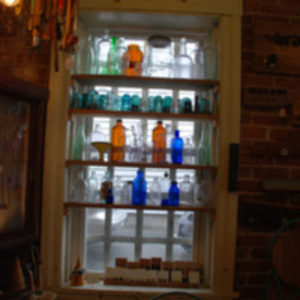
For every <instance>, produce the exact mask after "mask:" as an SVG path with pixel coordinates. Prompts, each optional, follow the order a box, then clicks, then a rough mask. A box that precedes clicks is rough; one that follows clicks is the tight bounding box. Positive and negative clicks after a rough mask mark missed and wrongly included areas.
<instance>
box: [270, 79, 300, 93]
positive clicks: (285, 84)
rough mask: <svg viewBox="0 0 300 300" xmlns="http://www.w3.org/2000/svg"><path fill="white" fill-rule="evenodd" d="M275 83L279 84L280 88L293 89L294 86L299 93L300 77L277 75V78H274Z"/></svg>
mask: <svg viewBox="0 0 300 300" xmlns="http://www.w3.org/2000/svg"><path fill="white" fill-rule="evenodd" d="M275 85H276V86H279V87H280V88H287V89H295V88H296V90H298V93H299V86H300V78H296V77H277V78H275Z"/></svg>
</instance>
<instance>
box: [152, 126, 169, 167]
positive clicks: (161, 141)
mask: <svg viewBox="0 0 300 300" xmlns="http://www.w3.org/2000/svg"><path fill="white" fill-rule="evenodd" d="M152 142H153V156H152V158H153V162H154V163H164V162H165V161H166V129H165V128H164V127H163V125H162V121H157V126H156V127H155V128H154V129H153V131H152Z"/></svg>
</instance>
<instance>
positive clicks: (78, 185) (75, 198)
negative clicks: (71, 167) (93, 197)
mask: <svg viewBox="0 0 300 300" xmlns="http://www.w3.org/2000/svg"><path fill="white" fill-rule="evenodd" d="M70 200H71V202H86V200H87V184H86V182H85V180H84V174H83V172H82V171H81V172H79V173H78V174H77V178H76V180H75V181H74V186H73V188H72V191H71V195H70Z"/></svg>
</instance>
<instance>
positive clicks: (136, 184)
mask: <svg viewBox="0 0 300 300" xmlns="http://www.w3.org/2000/svg"><path fill="white" fill-rule="evenodd" d="M146 191H147V182H146V180H145V179H144V177H143V171H142V170H138V171H137V176H136V178H135V179H134V180H133V186H132V205H145V204H146Z"/></svg>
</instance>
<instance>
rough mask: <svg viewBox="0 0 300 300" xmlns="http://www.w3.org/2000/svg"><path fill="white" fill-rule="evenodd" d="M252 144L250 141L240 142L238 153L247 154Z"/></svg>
mask: <svg viewBox="0 0 300 300" xmlns="http://www.w3.org/2000/svg"><path fill="white" fill-rule="evenodd" d="M252 146H253V142H252V141H251V140H241V142H240V153H241V152H246V153H249V152H250V151H251V149H252Z"/></svg>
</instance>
